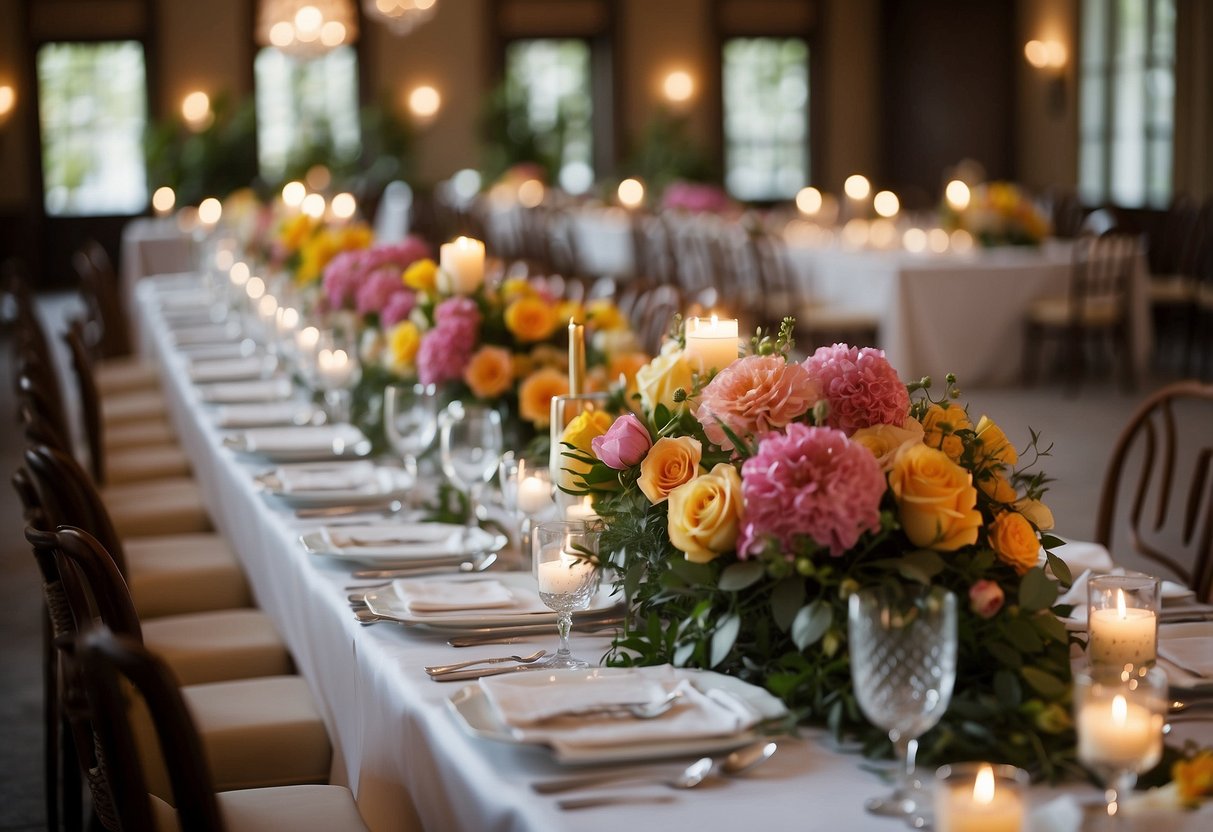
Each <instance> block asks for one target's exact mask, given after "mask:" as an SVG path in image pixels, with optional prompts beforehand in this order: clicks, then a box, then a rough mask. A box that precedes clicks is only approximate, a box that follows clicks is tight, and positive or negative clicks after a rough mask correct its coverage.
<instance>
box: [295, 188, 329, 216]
mask: <svg viewBox="0 0 1213 832" xmlns="http://www.w3.org/2000/svg"><path fill="white" fill-rule="evenodd" d="M299 208H300V209H301V210H302V211H303V213H305V214H307V215H308V216H309V217H311V218H312V219H314V220H318V219H320V218H321V217H323V216H324V208H325V202H324V197H323V196H321V195H320V194H308V195H307V196H305V197H304V198H303V202H302V203H300V205H299Z"/></svg>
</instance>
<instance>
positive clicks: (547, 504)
mask: <svg viewBox="0 0 1213 832" xmlns="http://www.w3.org/2000/svg"><path fill="white" fill-rule="evenodd" d="M498 477H499V481H500V485H501V497H502V502H503V504H504V507H505V510H506V511H507V512H509V513H510V515H511V516H512V517H513V518H514V519H515V520H517V522H518V529H519V544H518V545H519V550H520V551H521V552H522V555H523V558H526V559H529V558H530V555H531V529H532V527H533V525H534V522H535V521H536V520H537V519H538V518H540V517H542V516H544V515H547V514H548V513H549V512H550V510H551V508H552V506H553V505H554V502H553V499H552V479H551V477H550V476H549V474H548V469H547V468H543V467H539V466H537V465H536V464H535V463H534V461H532V460H529V459H526V458H525V457H521V456H518V455H517V454H515V453H514V452H513V451H509V452H507V453H506V454H504V455H503V456H502V458H501V464H500V466H499V468H498Z"/></svg>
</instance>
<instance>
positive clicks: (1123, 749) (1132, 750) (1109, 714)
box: [1078, 693, 1163, 771]
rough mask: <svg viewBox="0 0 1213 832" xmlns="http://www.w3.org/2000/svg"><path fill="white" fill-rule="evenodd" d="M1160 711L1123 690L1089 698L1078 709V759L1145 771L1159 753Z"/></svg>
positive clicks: (1161, 721) (1109, 766) (1160, 752)
mask: <svg viewBox="0 0 1213 832" xmlns="http://www.w3.org/2000/svg"><path fill="white" fill-rule="evenodd" d="M1162 724H1163V718H1162V715H1160V714H1154V713H1151V712H1150V709H1149V708H1146V707H1145V706H1143V705H1138V704H1136V703H1133V702H1130V701H1128V700H1127V699H1126V698H1125V697H1124V695H1123V694H1119V693H1118V694H1116V695H1115V696H1113V697H1112V698H1111V699H1095V700H1088V701H1086V702H1084V703H1083V705H1082V708H1081V709H1080V710H1079V712H1078V759H1080V760H1082V761H1083V762H1084V763H1087V764H1088V765H1098V766H1106V767H1107V768H1110V769H1116V770H1119V771H1144V770H1145V769H1147V768H1149V767H1150V766H1152V765H1154V763H1155V762H1156V761H1157V760H1158V759H1159V758H1160V757H1161V755H1162Z"/></svg>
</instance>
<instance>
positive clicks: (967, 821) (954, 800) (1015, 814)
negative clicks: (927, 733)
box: [934, 763, 1030, 832]
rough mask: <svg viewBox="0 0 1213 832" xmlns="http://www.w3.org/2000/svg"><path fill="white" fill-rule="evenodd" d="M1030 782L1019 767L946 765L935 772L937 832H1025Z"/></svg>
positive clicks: (969, 764)
mask: <svg viewBox="0 0 1213 832" xmlns="http://www.w3.org/2000/svg"><path fill="white" fill-rule="evenodd" d="M1029 783H1030V778H1029V777H1028V773H1027V772H1026V771H1024V770H1023V769H1021V768H1016V767H1015V766H1004V765H993V764H991V763H955V764H953V765H947V766H943V767H942V768H940V769H939V770H938V771H936V772H935V817H934V829H935V832H1021V830H1022V829H1023V825H1024V816H1025V809H1024V806H1025V801H1024V795H1025V793H1026V792H1027V788H1028V784H1029Z"/></svg>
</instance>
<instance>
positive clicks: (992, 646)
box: [986, 641, 1023, 670]
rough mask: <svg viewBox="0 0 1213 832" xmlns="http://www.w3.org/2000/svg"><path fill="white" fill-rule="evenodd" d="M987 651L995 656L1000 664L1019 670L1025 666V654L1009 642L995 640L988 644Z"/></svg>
mask: <svg viewBox="0 0 1213 832" xmlns="http://www.w3.org/2000/svg"><path fill="white" fill-rule="evenodd" d="M986 652H987V653H989V654H990V655H991V656H993V657H994V658H995V660H997V661H998V662H999V664H1005V665H1006V666H1007V667H1009V668H1012V669H1014V670H1018V669H1019V668H1021V667H1023V654H1021V653H1020V652H1019V651H1018V650H1016V649H1015V648H1014V647H1012V646H1011V645H1009V644H1003V643H1002V642H1000V641H993V642H990V643H989V644H987V645H986Z"/></svg>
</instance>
